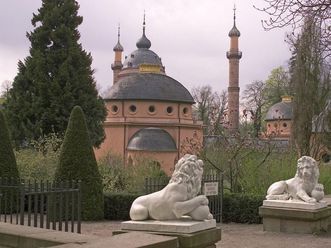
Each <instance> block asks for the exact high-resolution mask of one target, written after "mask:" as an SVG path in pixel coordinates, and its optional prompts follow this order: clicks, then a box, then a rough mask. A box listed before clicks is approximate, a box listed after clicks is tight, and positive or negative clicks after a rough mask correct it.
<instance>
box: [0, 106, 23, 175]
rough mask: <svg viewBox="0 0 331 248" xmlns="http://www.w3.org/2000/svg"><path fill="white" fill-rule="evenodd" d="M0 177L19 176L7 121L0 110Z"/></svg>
mask: <svg viewBox="0 0 331 248" xmlns="http://www.w3.org/2000/svg"><path fill="white" fill-rule="evenodd" d="M0 177H5V178H19V173H18V169H17V164H16V159H15V155H14V151H13V148H12V144H11V141H10V135H9V130H8V126H7V121H6V119H5V116H4V114H3V112H2V111H1V110H0Z"/></svg>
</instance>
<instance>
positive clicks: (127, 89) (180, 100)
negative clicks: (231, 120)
mask: <svg viewBox="0 0 331 248" xmlns="http://www.w3.org/2000/svg"><path fill="white" fill-rule="evenodd" d="M136 46H137V50H135V51H133V52H132V53H130V54H129V55H128V56H126V57H125V60H124V63H122V52H123V50H124V49H123V47H122V45H121V44H120V33H119V32H118V42H117V44H116V45H115V47H114V49H113V50H114V52H115V61H114V63H113V64H112V70H113V75H114V77H113V79H114V81H113V85H112V87H111V88H110V90H109V91H108V93H107V94H106V96H105V97H104V99H105V101H106V107H107V110H108V114H107V117H106V120H105V122H104V130H105V134H106V138H105V141H104V142H103V143H102V144H101V147H100V148H99V149H97V150H96V151H95V154H96V156H97V158H101V157H103V156H105V155H107V153H109V152H111V153H112V154H118V155H120V156H122V158H123V159H124V160H125V161H126V164H127V166H136V163H137V161H138V160H139V159H140V158H141V157H148V158H150V159H152V160H154V161H155V162H156V163H157V164H159V165H160V167H161V168H162V169H163V170H164V171H165V172H166V173H168V174H171V173H172V171H173V169H174V164H175V163H176V162H177V160H178V159H179V158H180V157H181V156H182V155H183V153H185V152H187V151H188V150H190V148H193V150H194V148H195V147H198V146H199V144H202V123H201V122H196V121H194V120H193V118H192V105H193V104H194V100H193V97H192V96H191V94H190V92H189V91H188V90H187V89H186V88H185V87H184V86H183V85H182V84H181V83H179V82H178V81H176V80H175V79H173V78H171V77H169V76H167V75H166V73H165V67H164V66H163V64H162V61H161V58H160V57H159V56H158V55H157V54H156V53H155V52H153V51H152V50H150V47H151V41H150V40H149V39H148V38H147V37H146V34H145V21H144V23H143V34H142V37H141V38H140V39H139V40H138V41H137V43H136Z"/></svg>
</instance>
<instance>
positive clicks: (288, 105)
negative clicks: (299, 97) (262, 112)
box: [265, 101, 293, 121]
mask: <svg viewBox="0 0 331 248" xmlns="http://www.w3.org/2000/svg"><path fill="white" fill-rule="evenodd" d="M292 119H293V103H292V102H288V101H282V102H279V103H276V104H274V105H272V106H271V107H270V108H269V110H268V112H267V114H266V117H265V121H274V120H292Z"/></svg>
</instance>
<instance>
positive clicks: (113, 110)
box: [111, 105, 118, 114]
mask: <svg viewBox="0 0 331 248" xmlns="http://www.w3.org/2000/svg"><path fill="white" fill-rule="evenodd" d="M111 112H113V114H116V113H117V112H118V107H117V105H112V106H111Z"/></svg>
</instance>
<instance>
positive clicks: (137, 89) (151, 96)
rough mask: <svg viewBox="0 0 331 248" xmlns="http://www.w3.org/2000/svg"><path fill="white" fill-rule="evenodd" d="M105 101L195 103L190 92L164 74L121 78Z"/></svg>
mask: <svg viewBox="0 0 331 248" xmlns="http://www.w3.org/2000/svg"><path fill="white" fill-rule="evenodd" d="M105 100H147V101H148V100H154V101H171V102H185V103H194V99H193V97H192V96H191V94H190V92H189V91H188V90H187V89H186V88H185V87H184V86H183V85H182V84H181V83H179V82H178V81H176V80H175V79H173V78H171V77H168V76H166V75H164V74H157V73H134V74H131V75H127V76H125V77H121V78H119V80H118V81H117V83H116V84H114V85H113V86H112V87H111V88H110V90H109V93H108V94H107V95H106V97H105Z"/></svg>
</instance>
